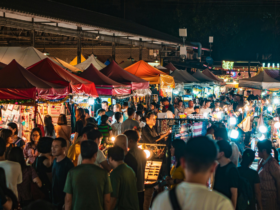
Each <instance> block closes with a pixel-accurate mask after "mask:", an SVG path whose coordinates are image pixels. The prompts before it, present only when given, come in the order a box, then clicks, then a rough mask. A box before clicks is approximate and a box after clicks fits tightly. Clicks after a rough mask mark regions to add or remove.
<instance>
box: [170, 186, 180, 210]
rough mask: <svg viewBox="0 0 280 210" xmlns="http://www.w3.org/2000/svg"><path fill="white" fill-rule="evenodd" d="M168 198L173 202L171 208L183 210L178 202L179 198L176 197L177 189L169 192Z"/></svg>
mask: <svg viewBox="0 0 280 210" xmlns="http://www.w3.org/2000/svg"><path fill="white" fill-rule="evenodd" d="M168 196H169V199H170V202H171V206H172V209H173V210H181V207H180V204H179V202H178V198H177V195H176V187H173V188H172V189H171V190H169V192H168Z"/></svg>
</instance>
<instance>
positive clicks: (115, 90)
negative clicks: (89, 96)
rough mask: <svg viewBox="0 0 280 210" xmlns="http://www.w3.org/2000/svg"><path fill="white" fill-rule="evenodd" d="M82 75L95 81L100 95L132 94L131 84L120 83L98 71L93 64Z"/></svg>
mask: <svg viewBox="0 0 280 210" xmlns="http://www.w3.org/2000/svg"><path fill="white" fill-rule="evenodd" d="M79 76H80V77H82V78H84V79H87V80H89V81H91V82H93V83H94V84H95V86H96V90H97V92H98V95H99V96H116V95H129V94H131V86H130V85H124V84H121V83H118V82H116V81H114V80H112V79H110V78H109V77H107V76H106V75H104V74H102V73H101V72H100V71H98V70H97V69H96V68H95V67H94V66H93V64H90V66H89V67H88V68H87V69H85V71H83V72H82V73H81V74H79Z"/></svg>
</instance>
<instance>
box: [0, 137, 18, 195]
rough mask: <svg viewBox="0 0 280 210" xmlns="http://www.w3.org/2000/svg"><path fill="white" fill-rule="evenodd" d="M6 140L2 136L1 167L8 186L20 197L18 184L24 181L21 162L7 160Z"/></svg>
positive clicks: (0, 143) (0, 145)
mask: <svg viewBox="0 0 280 210" xmlns="http://www.w3.org/2000/svg"><path fill="white" fill-rule="evenodd" d="M5 151H6V142H5V140H4V139H2V138H0V167H1V168H3V169H4V171H5V175H6V182H7V187H8V188H9V189H10V190H12V191H13V193H14V194H15V195H16V196H17V197H18V190H17V185H18V184H20V183H21V182H22V172H21V166H20V164H19V163H16V162H13V161H9V160H5Z"/></svg>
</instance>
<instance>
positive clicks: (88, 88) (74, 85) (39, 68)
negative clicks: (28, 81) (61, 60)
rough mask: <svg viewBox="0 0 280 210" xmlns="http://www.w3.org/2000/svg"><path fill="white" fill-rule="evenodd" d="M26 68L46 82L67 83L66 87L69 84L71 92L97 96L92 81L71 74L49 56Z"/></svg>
mask: <svg viewBox="0 0 280 210" xmlns="http://www.w3.org/2000/svg"><path fill="white" fill-rule="evenodd" d="M27 69H28V70H29V71H30V72H32V73H33V74H35V75H36V76H38V77H40V78H41V79H44V80H46V81H48V82H51V83H54V84H62V85H68V87H69V84H70V87H71V89H72V93H85V94H87V95H90V96H93V97H97V96H98V93H97V91H96V88H95V85H94V83H92V82H90V81H88V80H86V79H84V78H81V77H79V76H76V75H74V74H71V73H70V72H68V71H67V70H65V69H63V68H62V67H60V66H59V65H57V64H56V63H54V62H52V61H51V60H50V59H49V58H46V59H44V60H41V61H39V62H37V63H35V64H34V65H32V66H30V67H28V68H27Z"/></svg>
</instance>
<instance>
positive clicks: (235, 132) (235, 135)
mask: <svg viewBox="0 0 280 210" xmlns="http://www.w3.org/2000/svg"><path fill="white" fill-rule="evenodd" d="M238 136H239V132H238V131H237V130H231V132H230V138H232V139H237V138H238Z"/></svg>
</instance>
